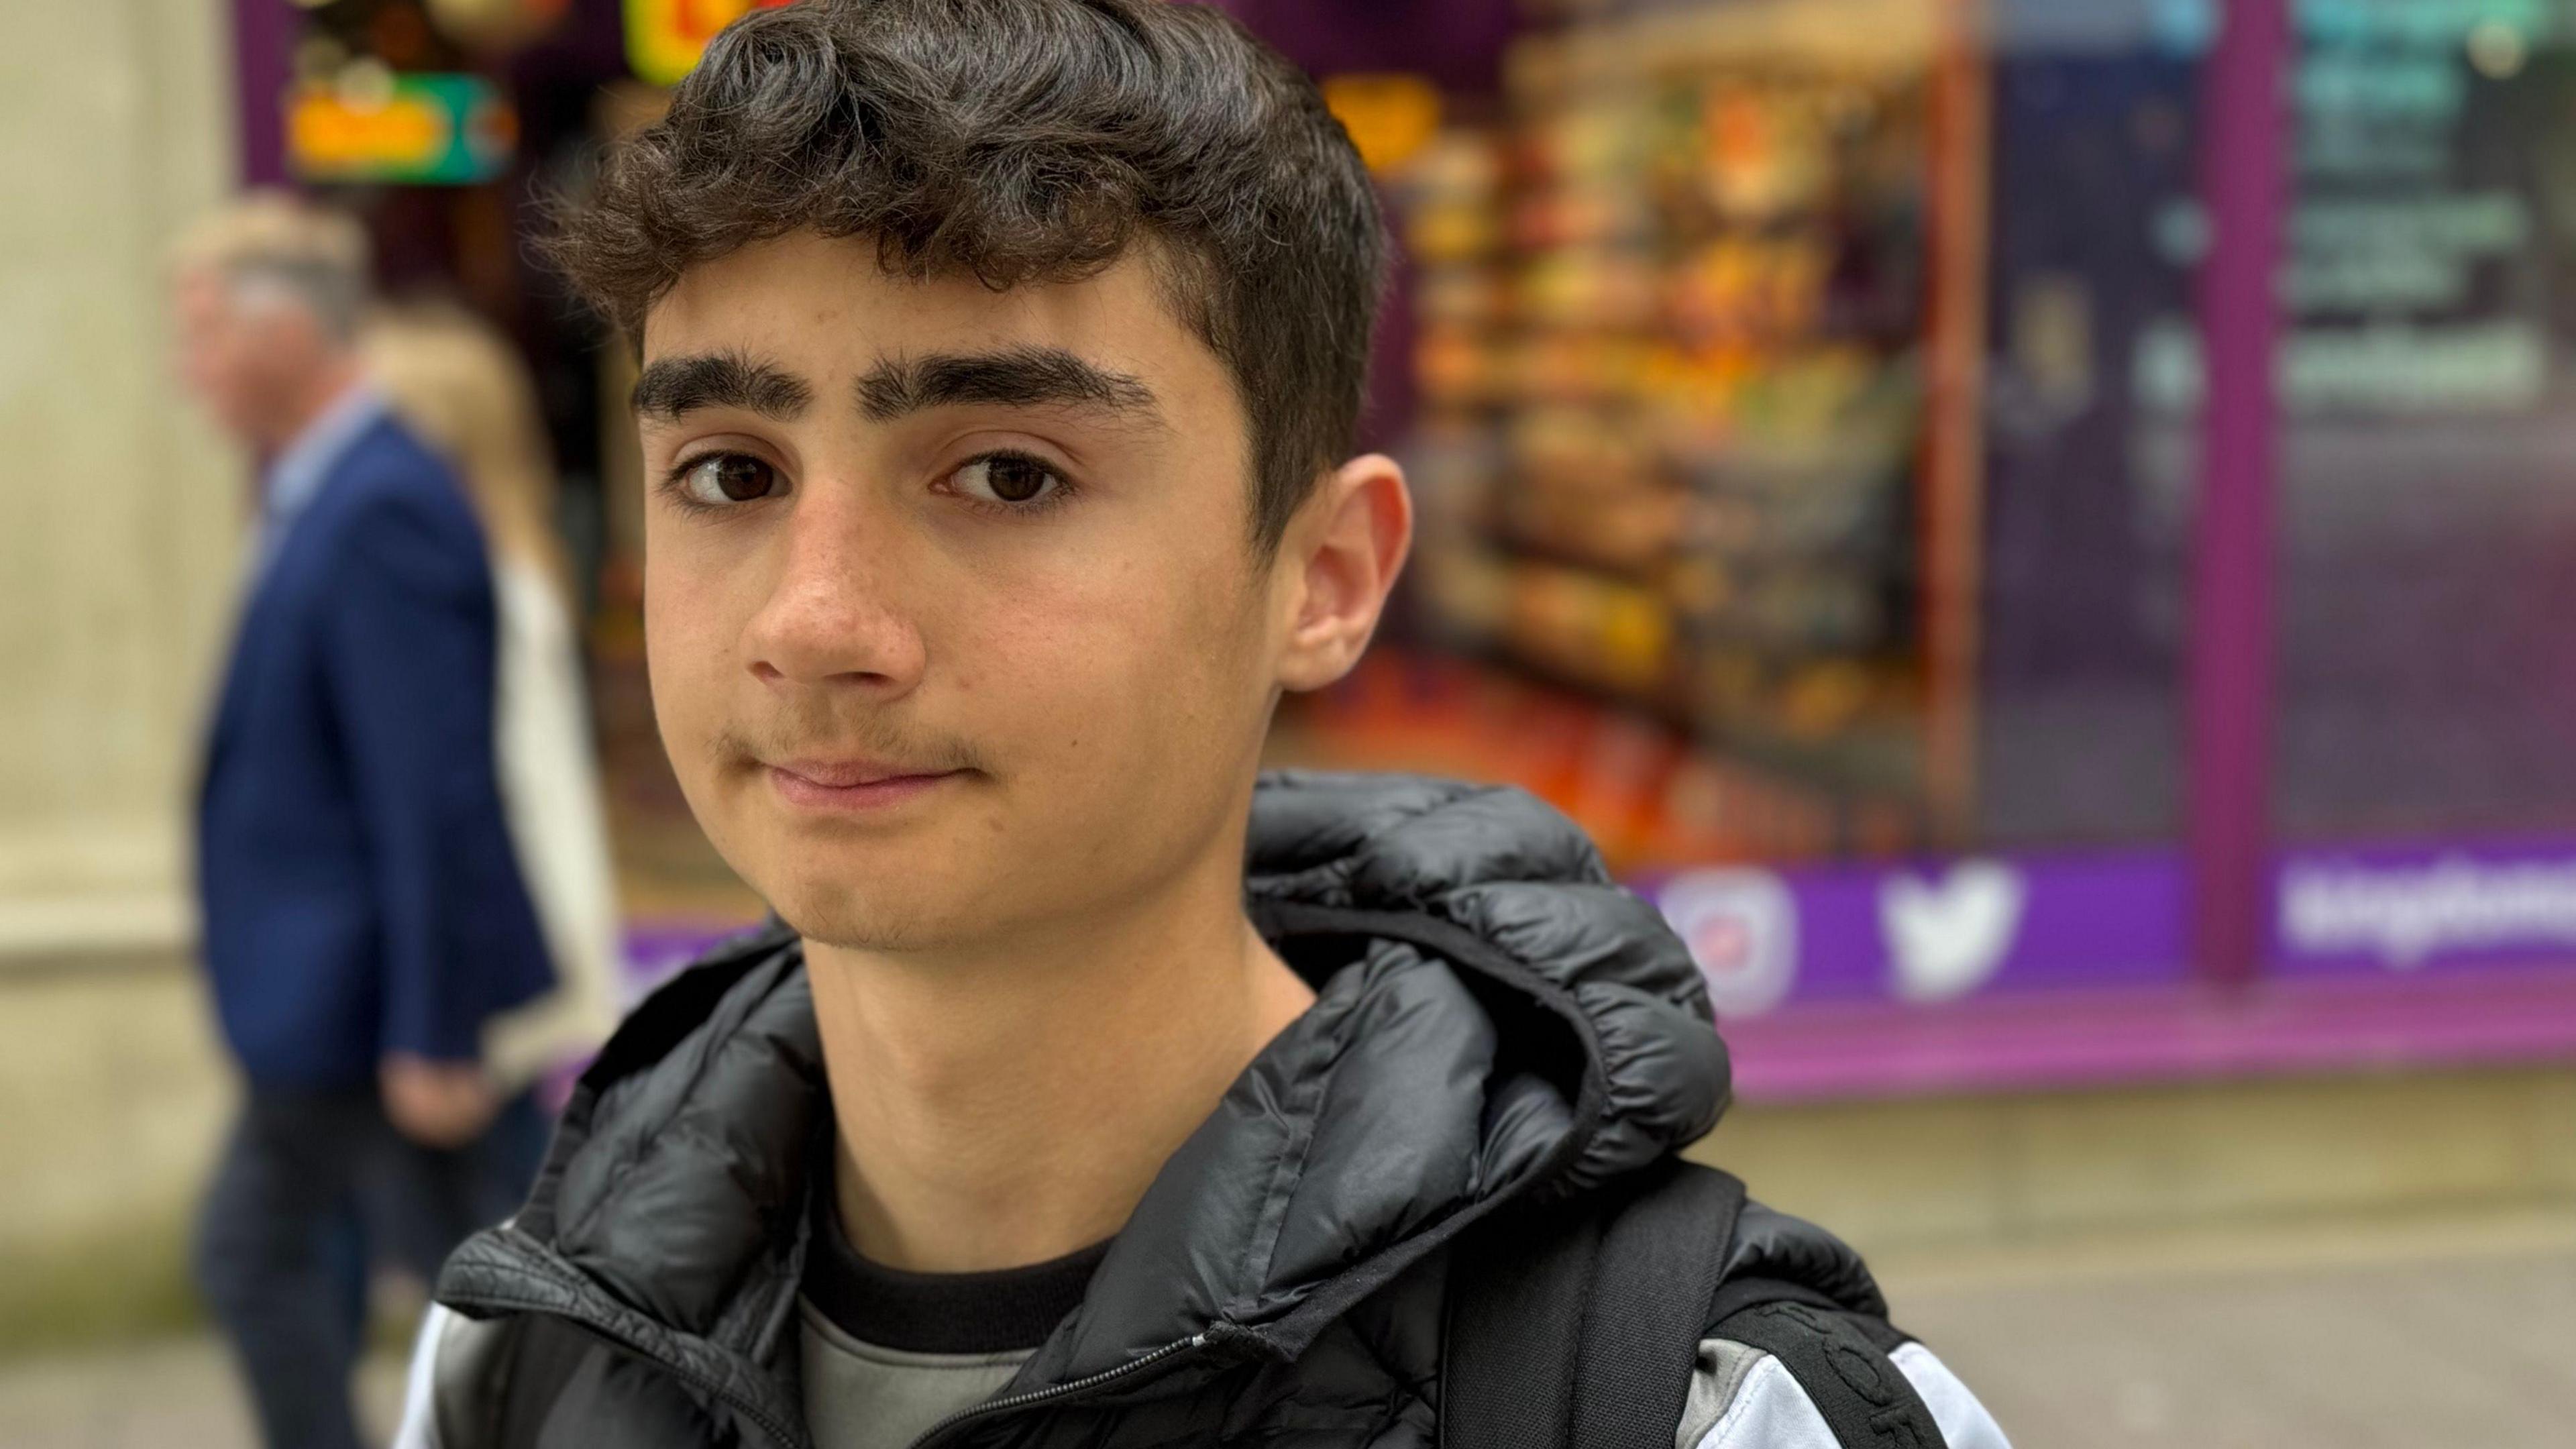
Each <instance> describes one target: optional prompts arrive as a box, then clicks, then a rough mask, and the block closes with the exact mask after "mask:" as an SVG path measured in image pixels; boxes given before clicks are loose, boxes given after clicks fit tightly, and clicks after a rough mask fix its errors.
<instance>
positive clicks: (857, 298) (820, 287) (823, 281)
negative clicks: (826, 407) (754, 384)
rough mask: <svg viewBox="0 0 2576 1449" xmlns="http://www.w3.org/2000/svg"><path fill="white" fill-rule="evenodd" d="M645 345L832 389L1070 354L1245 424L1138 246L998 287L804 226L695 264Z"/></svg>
mask: <svg viewBox="0 0 2576 1449" xmlns="http://www.w3.org/2000/svg"><path fill="white" fill-rule="evenodd" d="M643 344H644V345H643V355H644V360H645V362H647V363H650V362H652V361H654V360H655V359H657V358H662V357H672V356H683V355H689V354H703V353H710V352H717V351H734V352H739V353H743V354H747V355H750V356H754V357H758V358H761V359H763V360H765V361H769V362H771V363H773V364H775V365H777V366H780V367H782V368H784V369H786V370H787V371H789V372H792V373H796V374H799V375H800V376H802V377H804V378H807V379H809V380H811V381H814V382H818V383H821V384H823V385H825V387H826V388H829V387H830V386H832V385H833V384H835V383H837V382H839V381H842V380H845V379H847V378H850V377H853V376H857V375H860V374H864V373H866V372H868V371H870V370H872V369H874V368H876V367H877V366H878V365H879V364H881V363H883V362H886V361H889V360H896V359H905V358H916V357H921V356H925V355H971V354H974V353H979V352H990V351H996V350H1001V349H1008V348H1025V347H1053V348H1062V349H1064V350H1066V351H1068V352H1071V353H1073V354H1074V355H1076V356H1078V357H1081V358H1083V359H1084V360H1086V361H1089V362H1092V363H1095V364H1097V365H1099V366H1101V367H1103V368H1105V369H1107V370H1111V371H1115V372H1119V373H1123V374H1126V375H1127V376H1130V377H1135V378H1138V379H1140V380H1142V381H1143V382H1145V384H1146V385H1147V386H1148V387H1150V388H1151V389H1152V390H1153V391H1154V393H1155V395H1156V398H1157V400H1158V401H1159V403H1160V407H1161V411H1162V412H1163V413H1164V415H1165V416H1167V417H1169V418H1172V419H1174V420H1176V421H1180V420H1190V419H1217V418H1238V422H1239V417H1238V410H1237V408H1236V406H1235V400H1234V396H1233V389H1232V387H1231V384H1230V381H1229V379H1228V376H1227V374H1226V372H1225V370H1224V367H1223V365H1222V364H1221V363H1220V362H1219V361H1218V360H1217V357H1216V354H1215V353H1214V352H1212V351H1210V350H1209V348H1208V346H1207V344H1206V343H1205V342H1203V341H1201V340H1200V339H1199V337H1198V335H1197V334H1196V333H1195V332H1192V331H1191V330H1190V329H1188V328H1187V327H1185V326H1183V325H1182V323H1181V322H1180V320H1179V318H1178V317H1177V316H1175V315H1174V313H1173V311H1172V308H1171V304H1170V303H1169V302H1168V301H1167V300H1166V299H1165V298H1164V296H1163V294H1162V290H1161V288H1160V287H1159V286H1158V285H1157V283H1156V280H1155V276H1154V270H1153V268H1152V266H1151V265H1150V264H1149V263H1148V262H1147V261H1146V260H1144V259H1143V258H1142V257H1140V256H1136V255H1132V254H1131V255H1129V256H1126V257H1122V258H1120V259H1119V260H1118V261H1117V262H1116V263H1114V264H1113V265H1111V266H1110V267H1108V268H1106V269H1105V270H1103V271H1101V272H1099V273H1097V274H1095V275H1092V276H1089V277H1085V278H1082V279H1080V280H1077V281H1066V282H1031V283H1027V284H1024V285H1021V286H1016V287H1011V288H1008V289H1005V290H999V291H997V290H995V289H994V288H991V287H988V286H985V285H984V284H983V283H981V282H979V281H977V280H975V279H974V278H973V277H969V276H949V275H937V276H931V277H926V278H913V277H905V276H900V275H895V274H890V273H888V272H887V271H886V270H885V269H884V268H883V267H881V266H879V265H878V261H877V249H876V244H875V242H874V241H873V240H871V239H867V238H850V237H823V236H818V235H815V234H814V233H811V232H797V233H792V234H790V235H788V236H785V237H780V238H777V239H775V240H771V241H763V242H756V243H754V244H752V245H750V246H746V247H743V248H740V249H739V250H736V251H733V252H730V253H727V254H726V255H724V256H722V257H718V258H716V259H715V260H713V261H710V262H706V263H704V264H702V265H700V266H697V267H693V268H691V269H690V270H689V271H688V272H686V273H685V274H683V275H682V276H681V278H680V281H679V283H678V284H677V285H676V286H674V287H673V288H672V289H671V290H670V292H669V293H667V294H666V295H664V296H663V297H662V298H661V299H660V300H659V301H657V302H656V303H654V305H653V307H652V309H651V311H650V312H649V313H648V314H647V315H646V317H645V321H644V337H643ZM1210 409H1214V411H1209V410H1210ZM1185 426H1186V424H1185Z"/></svg>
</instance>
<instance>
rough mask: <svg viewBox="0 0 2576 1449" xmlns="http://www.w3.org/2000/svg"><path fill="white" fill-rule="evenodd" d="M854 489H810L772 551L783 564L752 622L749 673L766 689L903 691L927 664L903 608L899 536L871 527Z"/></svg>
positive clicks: (893, 694)
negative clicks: (777, 551)
mask: <svg viewBox="0 0 2576 1449" xmlns="http://www.w3.org/2000/svg"><path fill="white" fill-rule="evenodd" d="M863 493H864V490H858V489H833V488H823V487H813V486H808V487H807V488H806V489H805V490H804V491H803V492H802V493H801V494H800V495H799V496H798V497H797V500H796V505H795V512H794V513H793V515H791V516H790V517H789V519H788V521H787V522H788V526H787V530H786V537H785V540H784V542H783V543H782V544H781V545H780V546H781V547H782V548H783V549H784V551H785V558H784V560H783V562H782V563H781V565H780V566H779V570H778V574H777V578H776V582H775V584H774V586H773V587H772V588H771V590H770V593H769V597H768V598H767V599H766V600H765V601H763V603H762V604H761V607H760V611H759V612H758V613H757V614H755V615H754V616H753V618H752V621H751V627H750V632H749V639H748V642H749V644H750V646H751V647H750V651H749V652H750V655H751V666H750V668H751V672H752V674H753V676H754V677H756V678H758V679H759V680H760V681H761V682H762V683H764V684H768V685H772V686H786V685H797V686H806V687H818V686H820V687H830V688H833V689H856V690H860V691H863V692H865V693H868V694H870V695H875V696H879V697H883V698H887V699H893V698H899V697H901V696H903V695H904V694H907V693H909V692H911V690H912V688H913V687H914V686H915V685H917V684H919V683H920V682H921V674H922V669H923V667H924V666H925V665H926V664H927V662H928V651H927V649H926V648H925V646H924V644H923V640H922V636H921V630H920V628H919V627H918V626H917V625H916V624H915V623H914V622H913V619H912V617H911V614H910V611H909V610H908V609H907V608H906V607H905V601H906V600H907V599H908V598H910V597H911V596H910V595H909V594H907V593H906V591H905V576H906V569H905V561H904V559H903V557H902V549H901V547H900V543H901V531H900V529H899V527H897V526H894V525H893V524H892V521H891V520H878V519H872V518H870V517H869V516H868V514H869V510H868V508H867V507H866V506H865V503H864V501H863V500H862V498H860V497H855V496H853V495H859V494H863Z"/></svg>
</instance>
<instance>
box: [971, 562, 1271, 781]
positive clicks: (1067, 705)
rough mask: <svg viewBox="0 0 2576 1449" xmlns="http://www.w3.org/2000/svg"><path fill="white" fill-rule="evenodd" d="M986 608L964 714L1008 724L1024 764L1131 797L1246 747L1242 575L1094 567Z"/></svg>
mask: <svg viewBox="0 0 2576 1449" xmlns="http://www.w3.org/2000/svg"><path fill="white" fill-rule="evenodd" d="M978 613H979V617H977V618H976V619H975V620H974V622H973V623H972V624H971V625H970V626H969V628H970V629H971V635H972V640H971V643H968V644H967V647H966V648H964V649H962V650H961V651H960V655H959V665H960V668H959V669H958V670H957V673H956V676H955V678H956V683H957V685H958V690H959V693H960V694H961V695H962V696H964V698H963V704H964V706H965V709H966V711H967V713H966V715H965V717H966V718H967V719H969V720H979V719H980V720H982V721H986V722H993V721H998V719H999V718H1001V717H1004V716H1008V717H1011V718H1013V719H1014V720H1015V721H1017V723H1018V726H1019V727H1018V728H1017V729H1015V731H1014V733H1016V734H1018V735H1019V736H1020V739H1019V742H1018V743H1019V744H1020V746H1021V747H1022V748H1023V749H1025V750H1027V751H1028V752H1029V754H1028V756H1027V757H1026V758H1027V760H1028V762H1030V763H1037V762H1039V761H1044V762H1045V763H1047V764H1048V765H1050V766H1052V767H1053V768H1052V769H1051V771H1050V773H1056V774H1059V775H1060V776H1062V777H1064V778H1066V779H1067V780H1068V781H1069V782H1070V783H1071V787H1072V788H1074V789H1076V790H1084V789H1089V788H1095V787H1096V788H1101V789H1109V788H1113V782H1116V783H1115V785H1114V788H1115V789H1117V790H1120V791H1129V792H1132V791H1133V790H1134V789H1135V788H1136V781H1137V780H1138V778H1139V777H1146V778H1151V777H1156V776H1163V775H1168V774H1171V773H1173V767H1174V766H1175V765H1176V764H1177V763H1178V762H1179V761H1180V760H1181V759H1197V758H1204V757H1205V756H1206V755H1207V754H1209V753H1210V752H1211V751H1215V750H1220V749H1223V750H1229V751H1230V750H1232V749H1234V748H1237V747H1238V746H1239V743H1240V742H1239V741H1238V740H1237V739H1236V738H1235V737H1236V736H1238V735H1240V734H1241V733H1242V732H1243V729H1244V721H1243V719H1242V715H1243V713H1244V709H1245V705H1246V700H1247V699H1248V698H1250V697H1251V695H1252V694H1254V693H1257V691H1249V690H1247V688H1246V687H1244V686H1245V676H1246V671H1248V670H1250V669H1251V668H1252V667H1253V664H1254V661H1253V660H1252V659H1251V657H1250V656H1251V653H1252V652H1253V650H1254V649H1255V647H1256V646H1255V641H1254V640H1253V638H1252V637H1251V634H1250V631H1249V630H1248V628H1247V620H1248V617H1249V612H1248V610H1247V609H1246V607H1245V601H1244V596H1243V591H1242V584H1241V581H1240V580H1239V579H1229V578H1221V577H1215V576H1212V575H1208V574H1205V573H1201V574H1191V573H1176V572H1175V571H1174V570H1172V569H1171V567H1170V565H1169V562H1168V559H1165V560H1158V561H1151V562H1149V561H1144V560H1129V561H1123V562H1118V563H1100V564H1097V565H1096V566H1094V567H1091V568H1086V569H1082V570H1078V571H1077V570H1070V569H1069V570H1066V571H1065V572H1064V573H1063V574H1062V575H1061V576H1060V577H1056V578H1051V579H1049V580H1046V581H1043V582H1037V581H1029V586H1027V587H1025V588H1023V589H1022V590H1020V591H1018V592H1017V595H1016V597H1015V598H1013V600H1012V601H1011V603H1010V605H1009V606H1008V607H1007V608H1006V609H1001V610H998V611H993V612H983V611H978ZM961 642H965V641H962V640H961ZM970 661H971V662H970ZM970 727H971V726H970Z"/></svg>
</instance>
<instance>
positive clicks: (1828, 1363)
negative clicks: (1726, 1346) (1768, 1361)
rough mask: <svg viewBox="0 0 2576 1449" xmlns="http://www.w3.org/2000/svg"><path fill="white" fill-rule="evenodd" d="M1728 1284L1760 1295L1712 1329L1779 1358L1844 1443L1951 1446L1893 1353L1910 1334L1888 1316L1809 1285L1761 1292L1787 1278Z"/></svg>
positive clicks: (1905, 1448) (1903, 1448)
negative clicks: (1844, 1305) (1836, 1302)
mask: <svg viewBox="0 0 2576 1449" xmlns="http://www.w3.org/2000/svg"><path fill="white" fill-rule="evenodd" d="M1727 1287H1728V1289H1737V1290H1739V1291H1741V1292H1742V1293H1743V1294H1744V1296H1745V1297H1746V1298H1750V1299H1753V1300H1755V1301H1752V1302H1750V1303H1749V1304H1748V1305H1747V1306H1743V1307H1739V1308H1736V1309H1735V1310H1734V1311H1732V1312H1730V1313H1728V1314H1727V1315H1726V1316H1724V1317H1723V1318H1721V1319H1719V1321H1718V1323H1717V1325H1716V1326H1715V1327H1714V1328H1711V1329H1710V1330H1709V1331H1708V1335H1707V1336H1708V1337H1710V1338H1722V1339H1728V1340H1731V1341H1733V1342H1736V1343H1740V1344H1744V1345H1745V1346H1747V1347H1749V1348H1758V1349H1760V1350H1762V1351H1763V1352H1764V1353H1767V1354H1769V1355H1771V1356H1772V1357H1773V1358H1776V1359H1778V1360H1779V1361H1780V1366H1781V1367H1782V1368H1785V1369H1787V1370H1788V1371H1789V1377H1791V1378H1793V1379H1796V1380H1797V1381H1798V1387H1799V1388H1802V1389H1804V1390H1806V1391H1807V1398H1808V1399H1809V1400H1810V1401H1812V1402H1813V1403H1814V1404H1815V1406H1816V1410H1817V1412H1818V1413H1820V1414H1822V1415H1824V1419H1825V1423H1826V1424H1827V1425H1828V1426H1830V1427H1831V1428H1832V1429H1833V1431H1834V1440H1835V1442H1836V1443H1838V1444H1840V1445H1841V1446H1842V1449H1944V1446H1945V1445H1946V1444H1947V1442H1948V1441H1947V1440H1945V1439H1943V1438H1942V1437H1941V1426H1940V1425H1939V1424H1938V1423H1937V1422H1935V1421H1934V1420H1933V1418H1932V1410H1931V1409H1930V1408H1929V1407H1928V1406H1926V1405H1925V1404H1924V1402H1923V1396H1922V1395H1921V1394H1918V1393H1916V1392H1915V1391H1914V1385H1913V1383H1912V1381H1910V1380H1908V1379H1907V1378H1906V1377H1905V1371H1904V1370H1903V1369H1900V1368H1898V1367H1897V1366H1896V1363H1895V1361H1894V1360H1892V1359H1890V1358H1889V1357H1888V1353H1889V1351H1890V1350H1892V1349H1894V1348H1895V1347H1897V1346H1898V1345H1901V1344H1903V1343H1904V1342H1905V1341H1906V1338H1905V1335H1904V1334H1902V1333H1899V1332H1898V1331H1897V1330H1896V1329H1894V1328H1893V1327H1891V1326H1889V1324H1888V1323H1887V1321H1886V1320H1885V1319H1882V1318H1873V1317H1870V1316H1869V1315H1866V1314H1859V1313H1853V1312H1850V1311H1848V1310H1844V1309H1838V1308H1834V1307H1832V1306H1830V1305H1829V1304H1826V1305H1820V1304H1818V1303H1817V1302H1816V1301H1815V1300H1816V1298H1817V1297H1819V1296H1821V1295H1816V1294H1812V1293H1810V1292H1808V1291H1806V1290H1803V1289H1801V1290H1794V1291H1792V1292H1785V1293H1782V1294H1780V1295H1778V1296H1774V1297H1769V1298H1763V1297H1761V1293H1762V1291H1763V1290H1765V1289H1768V1288H1775V1287H1776V1288H1784V1289H1785V1288H1789V1287H1790V1285H1787V1284H1778V1283H1772V1282H1768V1281H1767V1280H1762V1279H1747V1280H1745V1282H1744V1283H1743V1285H1741V1288H1740V1289H1739V1285H1737V1284H1733V1283H1730V1284H1728V1285H1727Z"/></svg>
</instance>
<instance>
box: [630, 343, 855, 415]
mask: <svg viewBox="0 0 2576 1449" xmlns="http://www.w3.org/2000/svg"><path fill="white" fill-rule="evenodd" d="M813 400H814V390H813V389H812V388H810V387H807V386H806V385H805V380H804V379H803V378H800V377H798V376H797V375H796V374H794V373H792V372H789V371H787V370H786V369H785V368H782V367H778V366H776V365H774V364H771V363H767V362H763V361H761V360H760V359H758V358H756V357H753V356H751V355H749V354H748V353H742V352H705V353H696V354H692V355H689V356H683V357H662V358H656V359H654V361H653V362H652V363H651V364H650V365H648V366H647V367H646V368H645V369H644V371H643V372H642V373H641V374H640V375H638V376H637V377H636V379H635V393H634V396H633V397H632V399H631V400H630V405H631V406H632V407H633V408H634V409H635V412H636V414H637V415H638V416H640V417H648V418H659V419H661V420H662V421H665V422H671V421H676V420H678V419H679V418H680V417H682V416H684V415H686V414H688V413H692V412H695V411H697V410H698V409H700V408H741V409H743V410H745V411H747V412H755V413H758V414H760V415H761V416H762V417H766V418H775V419H777V420H778V421H780V422H785V421H787V420H788V419H790V418H793V417H795V416H796V415H797V414H799V413H801V412H803V411H805V407H806V404H808V403H810V402H812V401H813Z"/></svg>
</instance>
